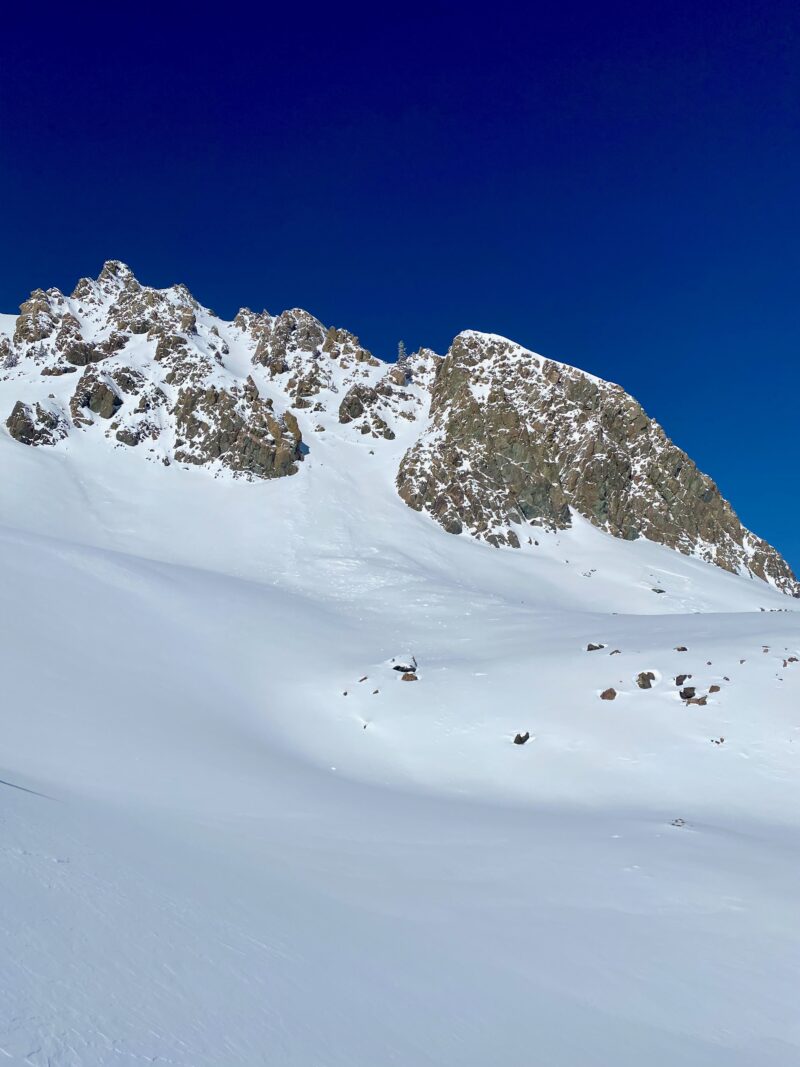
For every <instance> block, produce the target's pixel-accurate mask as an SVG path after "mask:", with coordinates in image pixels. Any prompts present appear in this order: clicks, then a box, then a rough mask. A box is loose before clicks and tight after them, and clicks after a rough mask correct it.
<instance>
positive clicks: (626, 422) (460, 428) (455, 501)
mask: <svg viewBox="0 0 800 1067" xmlns="http://www.w3.org/2000/svg"><path fill="white" fill-rule="evenodd" d="M397 488H398V492H399V493H400V495H401V497H402V498H403V499H404V500H405V501H406V503H407V504H409V506H410V507H412V508H414V509H415V510H418V511H422V510H424V511H427V512H428V513H429V514H430V515H432V516H433V517H434V518H435V519H436V520H437V521H438V522H440V523H441V525H442V526H443V527H444V529H445V530H447V531H449V532H451V533H461V532H462V531H466V532H469V533H471V534H472V535H474V536H476V537H479V538H481V539H483V540H485V541H488V542H489V543H490V544H494V545H511V546H513V547H518V546H519V533H520V531H521V529H523V528H524V527H525V526H530V525H538V526H546V527H550V528H556V529H557V528H565V527H568V526H569V525H570V524H571V522H572V514H573V512H576V513H578V514H579V515H582V516H584V517H585V518H587V519H588V520H589V521H590V522H592V523H593V524H594V525H595V526H598V527H599V528H601V529H603V530H607V531H608V532H609V533H611V534H613V535H614V536H616V537H622V538H626V539H629V540H632V539H634V538H637V537H647V538H649V539H650V540H652V541H656V542H658V543H660V544H664V545H667V546H668V547H670V548H675V549H677V550H678V551H680V552H683V553H686V554H694V555H698V556H700V557H701V558H703V559H706V560H708V561H709V562H711V563H715V564H717V565H718V566H720V567H723V568H725V569H726V570H730V571H749V572H750V573H752V574H754V575H756V576H758V577H759V578H764V579H768V580H770V581H772V582H773V583H774V584H775V585H777V586H778V587H779V588H783V589H785V590H787V591H792V592H797V591H798V586H797V583H796V580H795V578H794V576H793V574H792V572H791V570H790V568H789V567H788V565H787V564H786V563H785V561H784V560H783V559H781V557H780V556H779V555H778V553H777V552H775V550H774V549H772V548H771V547H770V546H769V545H768V544H766V542H764V541H762V540H760V539H759V538H757V537H754V536H753V535H752V534H751V533H749V532H748V531H747V530H745V529H744V528H743V527H742V525H741V523H740V522H739V520H738V519H737V517H736V515H735V514H734V512H733V510H732V509H731V506H730V504H728V502H727V501H726V500H724V499H723V497H722V496H721V494H720V492H719V490H718V489H717V487H716V486H715V485H714V483H713V482H712V481H711V479H710V478H708V477H707V476H706V475H704V474H702V473H701V472H700V471H698V469H697V467H696V466H695V464H694V463H693V462H692V461H691V460H690V459H689V457H688V456H687V455H686V453H685V452H682V451H681V450H680V449H679V448H677V447H676V446H675V445H674V444H673V443H672V442H671V441H670V440H669V439H668V438H667V437H666V435H665V434H664V431H663V430H662V429H661V427H660V426H659V425H658V424H657V423H655V422H653V421H652V420H651V419H649V418H648V417H647V415H646V414H645V412H644V411H643V410H642V408H641V406H640V405H639V404H638V403H637V402H636V401H635V400H634V399H633V398H632V397H630V396H628V394H627V393H625V392H624V390H622V389H621V388H620V387H619V386H617V385H612V384H610V383H608V382H604V381H601V380H600V379H598V378H594V377H593V376H592V375H589V374H585V373H583V372H582V371H579V370H576V369H575V368H573V367H568V366H565V365H564V364H560V363H554V362H553V361H551V360H546V359H542V358H541V357H539V356H536V355H535V354H534V353H532V352H528V351H526V350H525V349H523V348H521V347H520V346H519V345H515V344H513V343H512V342H511V341H507V340H505V339H504V338H500V337H494V336H490V335H486V334H477V333H473V332H467V333H463V334H460V335H459V336H458V337H457V338H456V339H455V341H454V342H453V344H452V346H451V348H450V350H449V352H448V353H447V355H446V356H445V358H444V359H443V360H442V362H441V364H440V365H439V367H438V370H437V374H436V378H435V381H434V383H433V386H432V389H431V407H430V426H429V428H428V429H427V430H426V432H425V433H423V434H422V435H421V437H420V438H419V440H418V441H417V442H416V443H415V444H414V445H413V446H412V447H411V448H410V449H409V451H408V452H407V453H406V454H405V456H404V457H403V459H402V461H401V463H400V468H399V472H398V476H397Z"/></svg>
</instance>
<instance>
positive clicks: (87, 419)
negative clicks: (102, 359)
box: [69, 366, 122, 426]
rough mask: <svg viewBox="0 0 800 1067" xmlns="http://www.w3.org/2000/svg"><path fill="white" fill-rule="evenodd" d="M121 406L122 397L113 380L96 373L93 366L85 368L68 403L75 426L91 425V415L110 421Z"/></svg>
mask: <svg viewBox="0 0 800 1067" xmlns="http://www.w3.org/2000/svg"><path fill="white" fill-rule="evenodd" d="M121 406H122V397H121V396H120V394H119V390H118V388H117V387H116V383H115V382H114V380H113V378H112V377H111V376H110V375H109V374H104V373H102V372H98V370H97V369H96V368H95V367H94V366H89V367H87V368H86V370H85V371H84V372H83V374H82V375H81V378H80V381H79V382H78V385H77V387H76V389H75V392H74V393H73V394H72V399H71V400H70V402H69V410H70V415H71V416H72V421H73V423H74V425H75V426H86V425H91V423H92V422H93V421H94V420H93V419H92V415H98V416H99V417H100V418H101V419H110V418H112V416H113V415H115V414H116V413H117V411H118V410H119V408H120V407H121Z"/></svg>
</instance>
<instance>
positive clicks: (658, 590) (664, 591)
mask: <svg viewBox="0 0 800 1067" xmlns="http://www.w3.org/2000/svg"><path fill="white" fill-rule="evenodd" d="M653 592H654V593H666V589H654V590H653Z"/></svg>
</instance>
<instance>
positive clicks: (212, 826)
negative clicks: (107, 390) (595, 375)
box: [0, 426, 800, 1067]
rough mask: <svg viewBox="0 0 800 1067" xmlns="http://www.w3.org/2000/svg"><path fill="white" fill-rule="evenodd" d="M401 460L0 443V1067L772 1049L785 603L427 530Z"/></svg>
mask: <svg viewBox="0 0 800 1067" xmlns="http://www.w3.org/2000/svg"><path fill="white" fill-rule="evenodd" d="M406 446H407V445H406V443H404V441H403V440H402V436H401V437H399V438H398V441H397V442H396V444H392V445H391V446H389V445H388V443H383V442H382V443H381V444H380V446H379V447H377V446H375V445H374V443H373V442H372V441H371V440H358V439H356V438H354V437H353V436H352V435H351V436H347V435H346V434H345V433H344V432H341V431H339V430H338V428H337V427H336V426H332V427H330V428H329V431H328V432H327V433H326V434H325V435H324V436H320V438H319V439H318V440H315V443H314V446H313V448H312V451H311V453H310V454H309V455H308V456H307V457H306V460H305V462H304V465H303V470H302V471H301V473H300V475H298V476H295V477H293V478H283V479H280V480H278V481H274V482H264V483H257V484H253V483H248V482H243V481H236V480H233V479H225V478H218V479H215V478H213V477H211V476H210V475H209V473H208V472H207V471H205V470H201V469H191V470H188V469H183V468H181V467H180V466H179V465H176V464H174V465H173V466H171V467H169V468H165V467H161V466H160V465H158V464H153V463H147V462H144V461H142V459H141V458H140V457H139V456H138V455H136V454H132V453H130V452H128V451H126V450H118V451H113V452H109V450H108V449H107V448H103V447H102V445H101V444H100V443H98V442H96V441H93V440H92V439H91V438H89V437H88V435H87V437H86V438H85V439H84V438H81V437H80V435H78V436H76V437H75V438H74V439H72V438H71V439H70V441H69V442H68V443H67V444H66V445H65V446H64V447H61V446H60V447H59V448H58V449H28V448H25V447H24V446H22V445H20V444H18V443H16V442H14V441H12V440H11V439H10V438H9V437H8V436H7V435H6V434H5V433H3V434H2V435H0V463H2V469H3V472H4V473H3V478H2V479H1V480H0V522H2V529H0V541H1V542H2V549H1V550H0V560H1V561H2V562H1V563H0V574H2V589H3V612H2V634H1V635H0V655H1V656H2V679H3V696H4V699H3V713H2V717H1V718H0V779H2V781H1V782H0V861H1V862H2V876H1V877H0V998H2V999H1V1000H0V1054H1V1055H0V1062H5V1059H4V1058H7V1059H8V1061H9V1062H11V1063H19V1064H31V1065H35V1067H43V1065H45V1064H48V1065H53V1067H55V1065H58V1067H61V1065H81V1067H93V1065H99V1064H103V1065H107V1064H120V1065H125V1064H131V1065H133V1064H140V1063H156V1064H180V1065H197V1067H222V1065H233V1064H246V1065H257V1064H259V1065H260V1064H268V1065H275V1067H294V1065H296V1067H334V1065H336V1067H380V1065H384V1064H397V1065H402V1067H430V1065H436V1067H445V1065H447V1067H456V1065H458V1067H473V1065H474V1067H486V1065H490V1064H502V1065H504V1067H530V1065H533V1064H536V1065H543V1067H586V1065H603V1067H606V1065H610V1064H614V1065H615V1067H627V1065H631V1067H633V1065H637V1067H638V1065H639V1064H641V1063H645V1062H646V1063H648V1064H653V1065H659V1067H674V1065H676V1064H681V1065H682V1067H695V1065H703V1067H708V1065H725V1067H745V1065H747V1067H750V1065H757V1064H758V1065H765V1064H768V1065H787V1067H788V1065H790V1064H792V1065H794V1064H796V1063H797V1062H798V1061H799V1060H800V1017H799V1016H798V1010H797V990H798V987H799V986H800V933H799V931H798V898H799V894H798V854H799V853H798V845H800V833H799V826H798V823H799V819H800V816H798V812H800V805H799V804H798V800H799V799H800V796H799V793H800V789H799V788H798V775H797V751H798V746H800V663H798V662H797V661H796V658H797V657H800V622H799V621H798V620H799V618H800V617H799V616H798V614H797V612H796V610H794V609H795V607H796V603H797V602H796V601H793V600H791V599H790V598H787V597H785V596H782V595H780V594H778V593H776V592H775V591H774V590H772V589H771V588H769V587H768V586H767V585H765V584H764V583H762V582H760V581H757V580H748V579H745V578H742V577H739V576H734V575H731V574H728V573H726V572H724V571H722V570H719V569H717V568H714V567H712V566H709V565H707V564H704V563H702V562H700V561H699V560H695V559H691V558H687V557H684V556H681V555H679V554H677V553H675V552H671V551H669V550H668V549H664V548H661V547H660V546H656V545H653V544H650V543H648V542H646V541H643V540H641V541H637V542H633V543H630V542H622V541H617V540H615V539H613V538H611V537H609V536H607V535H605V534H603V533H600V532H598V531H597V530H595V529H594V528H593V527H591V526H590V525H589V524H588V523H578V524H577V525H576V526H575V528H574V529H573V530H570V531H566V532H559V533H557V534H551V533H547V532H543V531H537V532H536V533H535V540H536V542H538V543H534V544H531V545H530V546H529V545H527V544H524V545H523V548H522V549H521V550H519V551H513V550H503V549H492V548H489V547H488V546H486V545H481V544H478V543H475V542H473V541H470V540H468V539H467V538H466V537H461V538H458V537H452V536H449V535H448V534H445V533H444V532H442V531H441V530H440V529H439V527H438V526H437V525H436V524H435V523H433V522H432V521H430V520H429V519H428V518H426V517H425V516H423V515H419V514H417V513H415V512H412V511H411V510H410V509H408V508H407V507H406V506H405V505H404V504H403V503H402V502H401V501H400V500H399V499H398V498H397V496H396V493H395V491H394V487H393V474H394V470H395V469H396V463H397V456H399V455H400V454H402V450H403V449H404V448H405V447H406ZM373 452H375V453H377V454H373ZM656 590H662V591H661V592H656ZM762 609H763V610H762ZM589 644H597V645H601V646H602V647H601V648H598V649H595V650H594V651H587V646H588V645H589ZM679 648H685V649H686V651H678V649H679ZM412 656H413V657H416V661H417V664H418V680H417V681H416V682H414V683H409V682H404V681H402V680H401V672H399V671H395V670H394V669H393V668H394V667H395V666H398V665H402V664H405V663H407V661H408V660H409V659H410V657H412ZM648 671H649V672H651V673H652V675H653V679H652V685H651V688H649V689H641V688H639V685H638V684H637V678H638V676H639V674H640V673H641V672H648ZM681 674H688V675H691V678H690V679H688V680H687V682H686V684H688V685H691V686H694V687H695V688H696V694H697V696H698V697H701V696H704V695H705V696H707V702H706V703H705V704H703V705H697V704H693V705H692V704H687V703H685V701H684V700H681V698H680V696H679V687H678V686H676V683H675V678H676V677H677V676H679V675H681ZM712 686H719V689H718V690H716V691H714V692H710V689H711V687H712ZM608 688H614V689H615V690H616V692H617V696H616V699H614V700H601V699H600V693H601V692H603V691H605V690H606V689H608ZM525 731H529V732H530V734H531V738H530V740H529V741H528V743H527V744H525V745H523V746H520V745H515V744H513V738H514V735H515V734H516V733H517V732H525Z"/></svg>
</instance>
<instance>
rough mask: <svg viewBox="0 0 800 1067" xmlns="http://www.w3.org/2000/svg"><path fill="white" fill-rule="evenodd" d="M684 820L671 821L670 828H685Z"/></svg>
mask: <svg viewBox="0 0 800 1067" xmlns="http://www.w3.org/2000/svg"><path fill="white" fill-rule="evenodd" d="M685 825H686V819H673V820H672V822H671V823H670V826H685Z"/></svg>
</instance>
